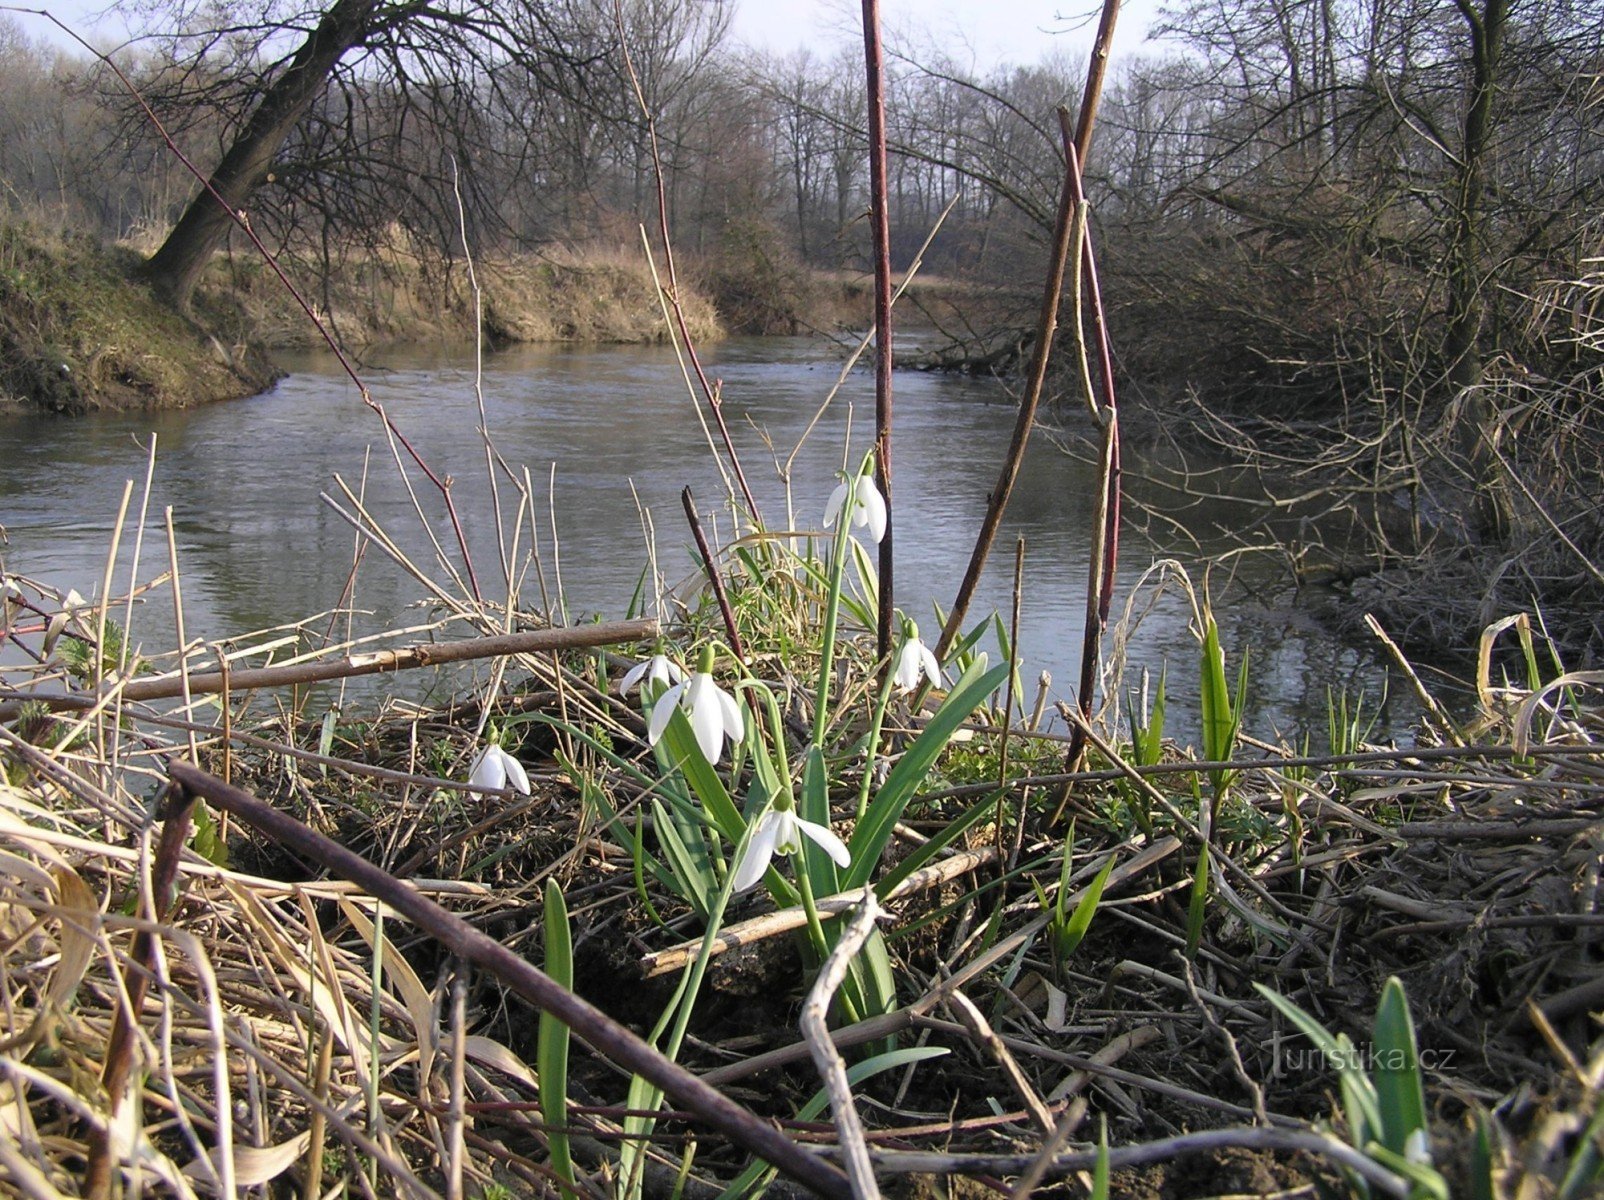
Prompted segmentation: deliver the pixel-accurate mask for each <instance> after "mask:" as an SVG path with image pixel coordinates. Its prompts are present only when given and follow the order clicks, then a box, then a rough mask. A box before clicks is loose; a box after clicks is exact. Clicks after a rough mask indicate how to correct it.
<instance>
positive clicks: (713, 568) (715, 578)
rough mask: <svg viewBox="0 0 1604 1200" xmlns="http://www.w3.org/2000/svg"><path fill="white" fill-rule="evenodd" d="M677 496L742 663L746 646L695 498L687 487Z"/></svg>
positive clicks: (726, 630)
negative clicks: (703, 528) (697, 511)
mask: <svg viewBox="0 0 1604 1200" xmlns="http://www.w3.org/2000/svg"><path fill="white" fill-rule="evenodd" d="M679 498H680V503H681V504H683V505H684V506H685V519H686V520H687V521H689V522H690V526H691V536H692V537H693V538H695V539H696V549H697V551H698V552H699V553H700V554H701V556H702V567H703V569H704V570H705V571H706V572H707V582H708V583H709V584H711V585H712V588H713V595H714V597H715V598H716V599H717V600H718V611H719V615H720V616H721V617H723V618H724V632H725V633H726V634H728V635H729V639H730V653H731V654H733V655H735V657H736V658H738V659H740V660H741V661H742V662H743V663H744V662H745V661H746V648H745V647H744V646H743V645H742V644H741V634H740V632H739V631H738V630H737V629H736V628H735V611H734V610H733V609H732V608H730V598H729V596H728V595H727V594H725V591H724V577H723V576H722V575H720V574H719V570H718V564H717V563H716V562H715V561H714V560H713V549H712V547H711V546H709V545H708V544H707V534H706V533H704V532H703V531H702V519H701V518H700V517H698V516H697V515H696V500H695V498H694V497H692V495H691V489H690V488H688V487H687V488H686V489H685V490H684V491H682V492H681V493H680V494H679Z"/></svg>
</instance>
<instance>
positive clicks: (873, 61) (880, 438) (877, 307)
mask: <svg viewBox="0 0 1604 1200" xmlns="http://www.w3.org/2000/svg"><path fill="white" fill-rule="evenodd" d="M863 61H864V84H865V87H864V95H865V100H866V104H867V108H868V124H869V224H870V228H871V230H872V232H873V235H874V350H875V355H874V473H875V482H876V483H878V484H879V485H880V494H881V495H882V496H884V497H885V501H886V531H885V536H884V537H882V538H881V539H880V566H879V570H880V579H879V598H880V612H879V617H878V622H877V625H876V638H875V645H876V647H877V649H876V650H875V655H876V657H877V658H878V659H879V660H880V662H882V663H883V664H885V665H884V668H883V669H884V670H886V671H889V670H891V639H892V633H893V630H892V623H893V619H894V615H895V605H896V595H895V593H896V589H895V587H894V586H893V580H892V563H893V561H894V556H893V551H892V539H893V536H894V534H895V532H896V524H897V508H896V504H895V501H894V498H893V496H892V494H891V365H892V347H891V216H890V200H889V195H890V190H889V187H888V185H887V182H886V91H885V55H884V50H883V47H882V45H881V40H880V0H863Z"/></svg>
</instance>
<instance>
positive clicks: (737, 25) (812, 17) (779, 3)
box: [733, 0, 1160, 70]
mask: <svg viewBox="0 0 1604 1200" xmlns="http://www.w3.org/2000/svg"><path fill="white" fill-rule="evenodd" d="M1159 3H1160V0H1124V3H1123V5H1122V6H1121V8H1120V17H1119V21H1118V24H1117V25H1116V27H1115V31H1114V53H1115V56H1116V57H1118V56H1119V55H1121V54H1128V53H1130V52H1131V51H1133V50H1134V49H1136V48H1138V47H1139V46H1140V45H1141V42H1142V39H1143V37H1144V36H1145V34H1146V32H1147V27H1148V26H1149V24H1151V23H1152V21H1153V17H1154V14H1155V13H1156V12H1157V10H1158V6H1159ZM1101 9H1102V5H1101V3H1100V0H880V21H881V24H882V25H883V26H884V28H885V31H886V36H887V38H888V39H893V38H898V37H906V38H913V39H915V40H916V41H917V42H920V43H923V44H934V45H936V46H938V47H939V48H940V49H942V50H945V51H947V52H948V53H950V54H952V55H954V56H955V57H957V58H958V59H959V61H960V62H963V61H965V60H969V62H971V63H972V65H974V66H976V67H978V68H980V69H982V70H983V69H985V68H987V67H991V66H994V65H996V64H997V63H999V62H1005V61H1006V62H1014V63H1032V62H1036V61H1038V60H1039V59H1041V58H1042V57H1043V56H1045V55H1047V54H1049V53H1051V52H1053V51H1054V50H1059V49H1062V50H1066V51H1068V52H1069V53H1070V54H1071V56H1072V57H1079V56H1080V55H1082V54H1084V53H1085V52H1086V51H1087V50H1089V49H1090V48H1091V44H1092V39H1093V37H1094V36H1095V34H1096V32H1097V17H1098V14H1099V12H1100V11H1101ZM862 13H863V7H862V4H861V3H854V2H853V0H736V6H735V19H734V22H733V33H734V36H735V37H736V39H738V40H740V41H743V42H745V43H747V44H748V45H751V46H754V47H756V48H761V49H768V50H773V51H778V52H781V53H783V52H785V51H789V50H793V49H796V48H798V47H801V46H809V47H812V48H814V49H816V50H818V49H826V50H827V49H833V48H834V46H835V45H837V44H839V43H840V42H842V41H844V40H847V39H853V40H856V39H860V38H861V37H862V34H861V33H860V32H859V28H860V27H859V22H860V21H861V19H862Z"/></svg>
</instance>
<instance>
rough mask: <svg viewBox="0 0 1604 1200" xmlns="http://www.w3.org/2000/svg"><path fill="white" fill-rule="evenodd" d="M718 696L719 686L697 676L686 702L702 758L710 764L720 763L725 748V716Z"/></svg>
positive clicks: (704, 676) (691, 685)
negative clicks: (720, 756)
mask: <svg viewBox="0 0 1604 1200" xmlns="http://www.w3.org/2000/svg"><path fill="white" fill-rule="evenodd" d="M709 693H711V694H709ZM717 696H718V685H716V684H715V683H714V682H713V681H712V679H710V678H709V677H708V676H706V675H697V676H696V677H695V678H693V679H692V680H691V682H690V691H689V693H688V694H687V697H686V701H685V705H686V707H687V708H688V709H689V710H690V717H691V729H692V730H693V731H695V733H696V744H697V745H698V746H700V747H701V748H702V757H703V758H705V759H707V761H708V762H710V763H716V762H718V760H719V754H720V752H721V751H722V750H723V748H724V714H723V712H722V710H721V709H720V706H719V702H718V699H717Z"/></svg>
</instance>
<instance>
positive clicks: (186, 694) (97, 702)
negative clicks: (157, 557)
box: [0, 572, 658, 720]
mask: <svg viewBox="0 0 1604 1200" xmlns="http://www.w3.org/2000/svg"><path fill="white" fill-rule="evenodd" d="M176 578H177V575H176V572H175V574H174V579H175V580H176ZM177 594H178V592H177V587H176V584H175V588H174V595H175V597H176V596H177ZM176 602H177V601H176V600H175V603H176ZM657 631H658V625H657V622H656V620H654V619H652V618H650V617H643V618H639V619H637V620H633V621H611V622H605V623H602V624H597V625H581V626H573V627H569V628H560V629H533V630H528V631H526V632H523V633H508V634H500V635H494V636H490V637H481V638H469V639H467V640H464V641H456V642H432V643H428V644H425V645H418V646H409V647H406V648H405V649H400V650H375V651H371V652H369V653H366V654H360V655H350V656H348V657H346V658H344V659H341V660H339V661H337V662H310V663H301V664H297V665H293V666H283V667H256V668H249V669H245V670H239V671H231V670H229V669H228V668H227V667H225V668H224V669H223V670H221V671H217V672H214V673H207V674H203V675H190V674H189V673H188V672H187V671H185V672H182V673H180V674H179V675H178V676H177V677H176V678H173V677H166V678H158V679H134V680H129V681H127V682H124V683H121V684H119V686H118V688H117V693H116V694H117V695H118V696H119V697H120V698H121V699H122V700H124V701H129V702H134V701H145V700H163V699H169V698H172V697H176V696H182V697H183V698H184V704H185V707H188V706H189V705H190V703H191V697H193V696H194V695H196V694H203V695H214V694H217V693H220V692H225V691H228V690H229V689H230V688H232V689H234V690H237V691H242V692H243V691H252V690H254V689H257V688H269V687H293V686H296V685H298V684H306V683H322V682H326V681H328V680H333V679H353V678H357V677H359V676H363V675H379V674H386V673H390V672H395V671H410V670H415V669H417V668H420V667H436V666H442V665H444V664H447V663H458V662H471V661H473V660H475V659H481V658H505V657H507V656H510V655H528V654H543V653H550V652H552V651H557V650H573V649H579V648H582V647H591V646H612V645H618V644H619V643H623V642H641V641H648V640H650V639H651V638H653V637H655V636H656V635H657ZM179 632H180V638H182V626H181V625H180V631H179ZM108 698H109V697H108V696H95V695H83V694H79V693H62V692H55V693H53V692H35V693H30V694H29V696H28V700H29V701H30V702H34V703H42V704H46V705H48V706H49V707H51V708H98V707H100V706H102V705H103V704H104V703H105V701H106V699H108ZM17 707H18V703H17V702H15V701H13V702H11V703H9V704H5V705H0V720H5V719H8V718H10V717H14V716H16V713H17Z"/></svg>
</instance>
